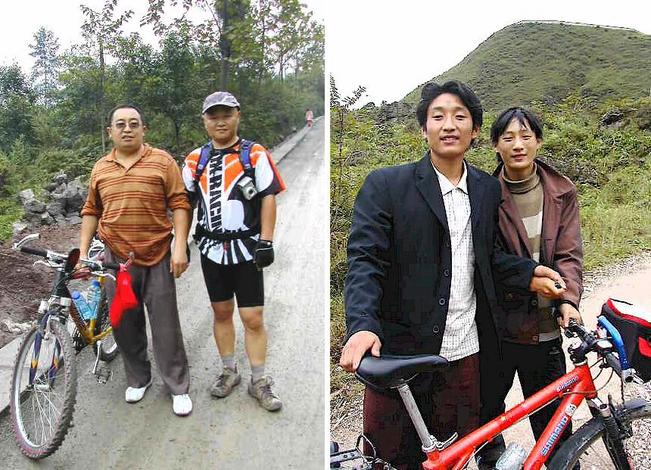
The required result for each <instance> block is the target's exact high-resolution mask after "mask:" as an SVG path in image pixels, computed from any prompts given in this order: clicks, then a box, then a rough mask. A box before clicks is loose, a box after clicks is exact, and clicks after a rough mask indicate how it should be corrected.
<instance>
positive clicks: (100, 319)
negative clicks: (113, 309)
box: [93, 290, 118, 362]
mask: <svg viewBox="0 0 651 470" xmlns="http://www.w3.org/2000/svg"><path fill="white" fill-rule="evenodd" d="M109 328H111V319H110V318H109V304H108V300H107V298H106V292H105V291H103V290H102V296H101V297H100V300H99V306H98V308H97V323H96V325H95V334H96V335H98V334H100V333H102V332H104V331H106V330H108V329H109ZM93 351H95V354H99V356H100V357H99V358H100V360H101V361H105V362H111V361H112V360H113V359H115V357H116V356H117V355H118V345H117V343H116V342H115V338H114V337H113V333H112V332H111V333H109V335H108V336H106V337H105V338H104V339H103V340H102V343H101V345H100V347H99V350H98V348H97V343H95V344H94V345H93Z"/></svg>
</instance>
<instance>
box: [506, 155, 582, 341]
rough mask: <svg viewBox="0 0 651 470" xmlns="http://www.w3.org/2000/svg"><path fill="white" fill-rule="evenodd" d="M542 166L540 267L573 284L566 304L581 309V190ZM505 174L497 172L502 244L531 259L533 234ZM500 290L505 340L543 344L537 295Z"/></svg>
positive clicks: (537, 161) (545, 166)
mask: <svg viewBox="0 0 651 470" xmlns="http://www.w3.org/2000/svg"><path fill="white" fill-rule="evenodd" d="M536 163H537V165H538V174H539V176H540V181H541V183H542V186H543V194H544V195H543V222H542V234H541V247H540V264H543V265H545V266H549V267H551V268H553V269H555V270H556V271H558V272H559V273H560V274H561V276H562V277H563V280H564V281H565V284H566V285H567V290H566V291H565V293H564V294H563V297H562V299H561V302H563V301H565V302H569V303H571V304H573V305H574V306H575V307H577V308H578V306H579V302H580V300H581V294H582V293H583V248H582V243H581V228H580V219H579V205H578V201H577V192H576V187H575V186H574V184H573V183H572V182H571V181H570V180H569V179H568V178H566V177H565V176H563V175H561V174H560V173H558V172H557V171H556V170H554V169H553V168H552V167H550V166H549V165H547V164H545V163H544V162H542V161H540V160H539V159H537V160H536ZM501 173H502V164H500V165H499V166H498V167H497V168H496V169H495V172H494V173H493V176H495V177H497V179H499V181H500V184H501V186H502V198H503V201H502V205H501V206H500V209H499V228H500V243H501V244H502V246H503V249H504V251H505V252H507V253H510V254H515V255H518V256H523V257H527V258H531V256H532V254H531V248H530V247H529V241H528V240H529V239H528V237H527V232H526V230H525V228H524V225H523V224H522V220H521V219H520V216H519V214H518V210H517V208H516V206H515V203H514V201H513V198H512V197H511V193H510V192H509V190H508V189H507V187H506V183H505V182H504V179H503V178H502V176H501ZM495 287H496V293H497V299H498V302H499V304H500V305H501V307H502V309H503V310H504V314H505V316H504V318H506V323H507V324H506V325H505V328H504V332H505V333H504V334H505V336H504V338H503V339H505V340H507V341H513V342H517V343H523V344H537V343H538V313H537V306H538V300H537V296H536V294H534V293H531V292H529V293H526V294H525V293H524V292H522V291H515V290H510V289H507V288H504V287H502V286H499V285H497V286H495Z"/></svg>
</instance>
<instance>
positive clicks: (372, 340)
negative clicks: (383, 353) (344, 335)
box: [339, 331, 382, 372]
mask: <svg viewBox="0 0 651 470" xmlns="http://www.w3.org/2000/svg"><path fill="white" fill-rule="evenodd" d="M381 347H382V342H381V341H380V338H379V337H378V335H376V334H375V333H372V332H370V331H358V332H357V333H355V334H354V335H352V336H351V337H350V338H348V341H346V344H345V345H344V348H343V349H342V351H341V359H339V365H340V366H341V367H343V369H344V370H345V371H347V372H355V371H356V370H357V368H358V367H359V363H360V361H361V360H362V357H363V356H364V354H366V351H368V350H369V349H370V350H371V354H372V355H373V356H375V357H380V348H381Z"/></svg>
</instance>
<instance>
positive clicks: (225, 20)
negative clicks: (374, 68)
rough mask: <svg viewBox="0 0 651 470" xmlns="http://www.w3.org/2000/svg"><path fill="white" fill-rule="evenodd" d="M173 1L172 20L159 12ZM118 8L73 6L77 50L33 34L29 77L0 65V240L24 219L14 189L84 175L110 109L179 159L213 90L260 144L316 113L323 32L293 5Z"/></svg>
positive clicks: (97, 151) (120, 1) (284, 1)
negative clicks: (140, 122) (134, 110)
mask: <svg viewBox="0 0 651 470" xmlns="http://www.w3.org/2000/svg"><path fill="white" fill-rule="evenodd" d="M172 4H176V5H178V8H183V10H182V14H181V15H171V14H170V15H166V13H168V12H169V11H171V5H172ZM181 4H182V7H181V6H180V5H181ZM128 6H129V3H128V2H126V1H124V0H105V3H104V6H103V8H102V9H100V10H99V11H94V10H92V9H90V8H88V7H85V6H83V5H82V6H81V7H80V8H81V10H82V13H83V16H84V23H83V24H82V25H81V31H82V34H83V38H84V40H83V42H82V43H80V44H75V45H74V46H72V47H71V48H70V49H68V50H65V51H61V50H60V46H59V41H58V39H57V37H56V35H55V34H54V33H53V32H52V31H49V30H47V29H46V28H40V29H39V30H38V31H36V32H35V33H34V40H33V42H32V43H31V44H30V47H31V50H32V52H31V55H32V56H33V57H34V59H35V64H34V67H33V68H32V70H31V71H24V70H22V69H21V67H20V66H19V65H18V64H11V65H2V66H0V240H6V239H7V238H9V237H10V236H11V231H12V228H11V224H12V223H13V222H14V221H16V220H18V219H19V218H20V217H21V216H22V209H21V207H20V203H19V201H18V198H17V194H18V192H19V191H21V190H23V189H26V188H32V189H33V190H34V191H35V193H37V196H38V194H39V192H40V191H42V188H43V186H44V185H45V184H47V183H48V182H49V181H50V179H51V177H52V176H53V175H54V174H55V173H57V172H58V171H59V170H63V171H64V172H66V173H67V174H68V176H70V177H72V178H74V177H77V176H82V177H84V178H85V177H87V175H89V173H90V170H91V169H92V167H93V165H94V164H95V162H96V161H97V159H99V158H100V157H101V156H102V155H104V154H105V153H106V152H107V151H108V150H109V149H110V143H109V142H107V138H106V131H105V128H106V127H107V122H106V120H107V113H108V111H109V110H110V109H111V108H113V106H115V105H116V104H119V103H132V104H135V105H137V106H138V107H140V108H141V109H142V111H143V114H144V118H145V120H146V123H147V124H148V126H149V129H150V131H149V132H148V134H147V137H146V141H147V142H149V143H150V144H152V145H154V146H157V147H160V148H164V149H166V150H168V151H169V152H170V153H171V154H172V155H173V156H174V157H175V158H177V159H178V160H179V161H181V159H182V158H183V156H184V155H186V154H187V153H189V151H191V150H192V149H193V148H195V147H196V146H198V145H200V144H201V143H203V141H204V140H205V139H206V137H205V133H204V130H203V127H202V124H201V119H200V110H201V103H202V101H203V99H204V98H205V97H206V96H207V95H208V94H210V93H212V92H213V91H216V90H218V89H226V90H229V91H231V92H232V93H233V94H235V95H236V96H237V97H238V99H239V101H240V103H241V104H242V113H243V115H244V116H246V118H245V119H243V121H242V126H241V132H242V134H243V135H245V136H247V138H249V139H253V140H256V141H258V142H260V143H262V144H263V145H265V146H267V147H272V146H274V145H275V144H277V143H279V142H280V141H282V139H283V138H284V137H286V136H287V135H289V134H291V133H292V132H293V131H294V130H296V129H297V128H300V127H301V126H302V125H303V123H304V115H305V109H306V108H308V107H309V108H311V109H312V110H313V111H314V113H315V115H321V114H323V112H324V100H325V93H324V90H325V86H324V62H323V46H324V27H323V25H321V24H319V23H317V22H315V21H314V20H313V19H312V16H311V13H310V12H308V11H306V10H305V7H304V6H303V5H301V4H300V3H299V2H298V0H265V1H261V2H250V1H248V0H228V1H227V0H214V1H204V0H184V1H183V2H176V1H172V2H165V1H158V0H149V10H148V12H147V13H146V14H145V15H144V17H143V18H135V17H134V15H133V12H132V11H131V10H126V8H128ZM175 11H177V10H175ZM188 11H191V12H192V13H193V14H192V15H188V14H187V13H188ZM168 16H169V17H170V18H171V17H172V16H174V19H167V17H168ZM189 16H192V17H193V18H200V19H198V20H195V21H194V22H192V21H190V20H189V19H188V18H189ZM133 22H136V23H138V22H139V23H140V24H147V25H151V26H153V28H154V31H155V33H156V39H157V41H158V43H157V44H154V45H152V44H149V43H147V42H145V41H144V40H143V38H142V37H141V36H140V35H139V34H137V33H132V34H127V33H125V32H124V29H125V26H126V25H127V24H129V23H133Z"/></svg>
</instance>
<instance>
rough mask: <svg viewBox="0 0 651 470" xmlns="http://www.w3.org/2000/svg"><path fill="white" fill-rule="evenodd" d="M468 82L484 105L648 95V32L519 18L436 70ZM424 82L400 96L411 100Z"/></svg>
mask: <svg viewBox="0 0 651 470" xmlns="http://www.w3.org/2000/svg"><path fill="white" fill-rule="evenodd" d="M449 79H457V80H461V81H463V82H466V83H468V84H469V85H470V86H471V87H472V88H473V90H475V92H476V93H477V94H478V95H479V97H480V98H481V101H482V104H483V105H484V108H485V109H486V110H488V111H497V110H500V109H503V108H506V107H508V106H512V105H517V104H528V103H530V102H531V101H542V102H545V103H547V104H552V103H557V102H559V101H560V100H562V99H563V98H565V97H566V96H568V95H569V94H570V93H577V91H578V93H580V95H581V96H582V97H585V98H588V97H591V98H594V99H598V100H604V99H608V98H639V97H643V96H649V91H650V89H651V36H650V35H647V34H642V33H639V32H637V31H634V30H632V29H622V28H607V27H602V26H589V25H576V24H567V23H559V24H555V23H533V22H520V23H516V24H513V25H510V26H507V27H506V28H504V29H501V30H500V31H497V32H496V33H494V34H492V35H491V36H490V37H489V38H488V39H486V40H485V41H484V42H483V43H481V44H480V45H479V46H478V47H477V48H476V49H475V50H473V51H472V52H471V53H470V54H468V55H467V56H466V57H465V58H464V59H463V60H462V61H461V62H459V63H458V64H457V65H455V66H454V67H452V68H451V69H450V70H448V71H447V72H445V73H443V74H441V75H439V76H437V77H434V78H433V79H432V80H434V81H437V82H439V83H441V82H443V81H446V80H449ZM421 87H422V84H421V85H420V86H418V88H416V89H415V90H413V91H412V92H411V93H409V94H408V95H407V96H406V97H405V98H404V100H403V101H406V102H407V103H410V104H413V103H415V102H416V101H417V100H418V98H419V97H420V88H421Z"/></svg>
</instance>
